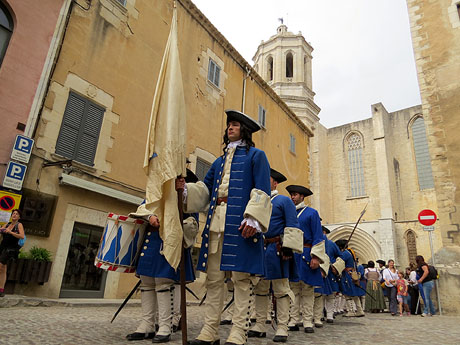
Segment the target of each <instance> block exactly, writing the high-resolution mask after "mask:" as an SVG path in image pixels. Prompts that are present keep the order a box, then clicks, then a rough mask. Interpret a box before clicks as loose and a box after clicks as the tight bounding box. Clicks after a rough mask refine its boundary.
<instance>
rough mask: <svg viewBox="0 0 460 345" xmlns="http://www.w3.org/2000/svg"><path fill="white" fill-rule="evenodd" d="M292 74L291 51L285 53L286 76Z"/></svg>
mask: <svg viewBox="0 0 460 345" xmlns="http://www.w3.org/2000/svg"><path fill="white" fill-rule="evenodd" d="M293 75H294V58H293V56H292V53H287V55H286V78H292V77H293Z"/></svg>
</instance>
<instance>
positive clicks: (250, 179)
mask: <svg viewBox="0 0 460 345" xmlns="http://www.w3.org/2000/svg"><path fill="white" fill-rule="evenodd" d="M226 156H227V151H226V153H225V154H224V156H221V157H219V158H217V159H216V160H215V161H214V163H213V164H212V166H211V168H210V169H209V171H208V173H207V174H206V177H205V178H204V181H203V182H204V183H205V185H206V186H207V187H208V190H209V195H210V200H209V211H208V215H207V218H206V225H205V227H204V230H203V234H202V242H201V250H200V255H199V258H198V266H197V269H198V270H200V271H206V266H207V262H208V249H209V248H208V247H209V226H210V224H211V219H212V216H213V213H214V210H215V208H216V203H217V192H218V189H219V184H220V182H221V180H222V174H223V169H224V164H225V159H226ZM254 188H257V189H259V190H262V191H263V192H265V193H266V194H267V196H268V195H270V165H269V164H268V160H267V157H266V156H265V153H264V152H263V151H261V150H259V149H256V148H255V147H250V148H249V150H247V149H246V146H238V147H237V148H236V150H235V153H234V155H233V159H232V164H231V170H230V181H229V188H228V199H227V200H228V202H227V213H226V217H225V231H224V242H223V247H222V256H221V263H220V269H221V270H222V271H238V272H247V273H251V274H257V275H263V274H264V273H265V269H264V260H263V258H264V243H263V236H262V234H261V233H257V234H256V235H254V236H253V237H250V238H243V236H242V235H241V231H240V230H238V228H239V227H240V225H241V221H242V220H243V213H244V211H245V208H246V205H247V204H248V202H249V199H250V194H251V191H252V190H253V189H254Z"/></svg>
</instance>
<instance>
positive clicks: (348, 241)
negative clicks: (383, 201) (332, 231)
mask: <svg viewBox="0 0 460 345" xmlns="http://www.w3.org/2000/svg"><path fill="white" fill-rule="evenodd" d="M367 205H369V201H368V202H367V204H366V206H364V208H363V210H362V211H361V214H360V216H359V218H358V221H357V222H356V224H355V227H354V228H353V231H352V232H351V234H350V237H348V240H347V244H346V246H345V248H348V244H349V243H350V240H351V237H352V236H353V234H354V232H355V230H356V227H357V226H358V224H359V222H360V221H361V218H363V216H364V213H366V208H367Z"/></svg>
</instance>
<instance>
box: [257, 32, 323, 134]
mask: <svg viewBox="0 0 460 345" xmlns="http://www.w3.org/2000/svg"><path fill="white" fill-rule="evenodd" d="M312 51H313V47H312V46H311V45H310V44H308V43H307V41H305V38H304V37H303V36H302V34H301V33H300V32H299V33H298V34H293V33H292V32H289V31H288V30H287V26H286V25H284V24H281V25H280V26H279V27H278V29H277V30H276V35H274V36H272V37H270V39H269V40H268V41H266V42H264V41H262V43H261V44H260V45H259V47H258V48H257V52H256V54H255V55H254V57H253V61H254V68H255V70H256V71H257V72H258V73H259V74H260V75H261V76H262V78H264V80H265V81H266V82H267V83H268V84H269V85H270V86H271V87H272V88H273V90H274V91H275V92H276V93H277V94H278V96H280V97H281V99H282V100H283V101H284V102H285V103H286V104H287V105H288V106H289V107H290V108H291V109H292V110H293V111H294V112H295V113H296V115H297V116H298V117H299V118H300V119H301V120H302V121H303V122H304V123H305V124H306V125H307V126H308V127H309V128H310V129H312V130H314V129H315V127H316V124H317V123H318V121H319V117H318V113H319V112H320V108H319V107H318V106H317V105H316V104H315V102H314V100H313V98H314V96H315V93H314V92H313V90H312V55H311V53H312Z"/></svg>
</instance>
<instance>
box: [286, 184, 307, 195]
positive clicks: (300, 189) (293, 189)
mask: <svg viewBox="0 0 460 345" xmlns="http://www.w3.org/2000/svg"><path fill="white" fill-rule="evenodd" d="M286 190H287V191H288V193H289V194H290V193H299V194H302V195H303V196H309V195H312V194H313V192H312V191H311V190H310V189H308V188H307V187H304V186H299V185H296V184H291V185H289V186H287V187H286Z"/></svg>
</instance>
